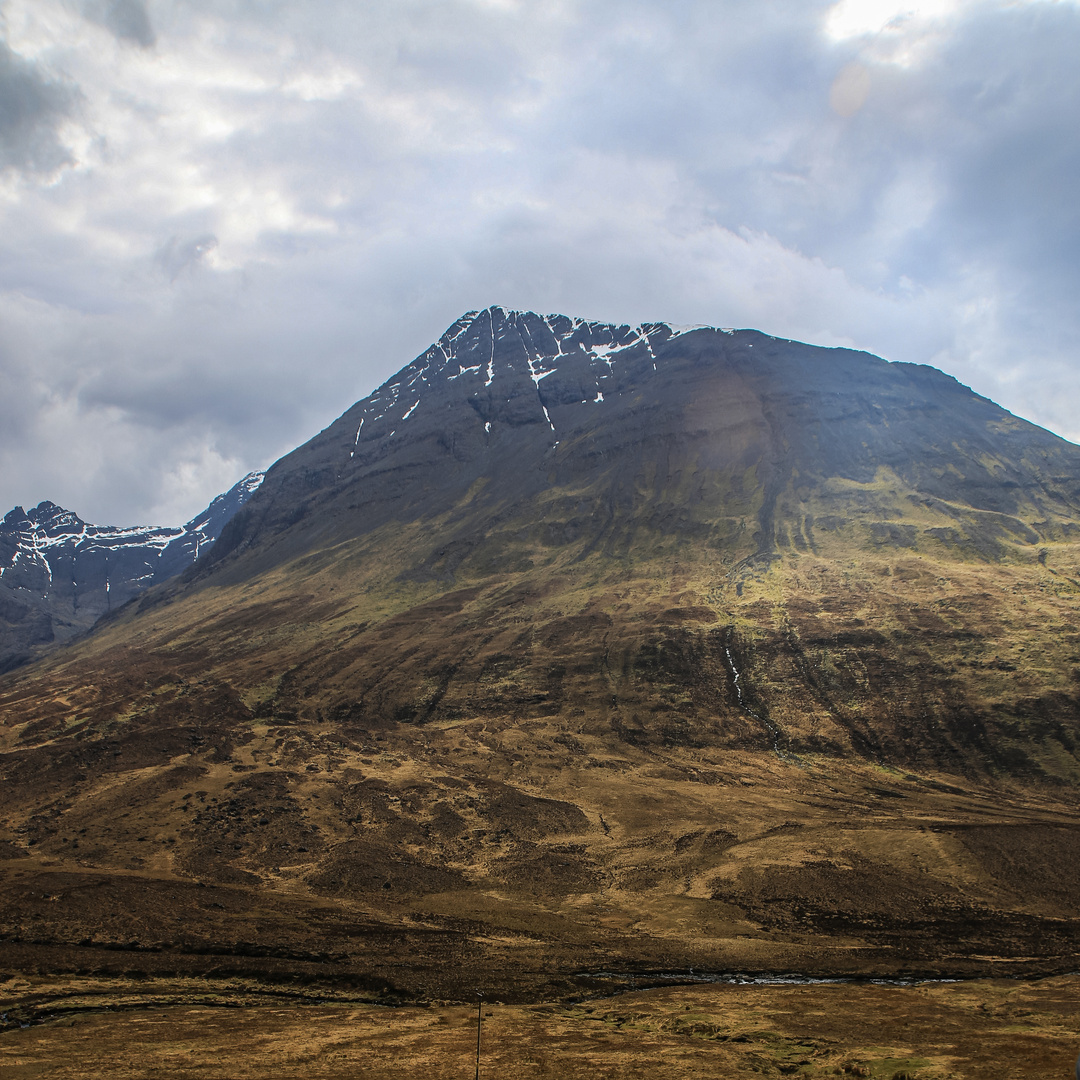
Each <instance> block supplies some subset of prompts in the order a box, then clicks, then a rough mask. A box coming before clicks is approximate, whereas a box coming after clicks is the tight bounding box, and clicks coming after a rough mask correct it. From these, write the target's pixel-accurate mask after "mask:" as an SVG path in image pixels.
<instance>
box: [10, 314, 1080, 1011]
mask: <svg viewBox="0 0 1080 1080" xmlns="http://www.w3.org/2000/svg"><path fill="white" fill-rule="evenodd" d="M5 580H6V579H5ZM1078 597H1080V448H1078V447H1076V446H1074V445H1072V444H1070V443H1067V442H1065V441H1064V440H1062V439H1059V438H1057V437H1056V436H1054V435H1052V434H1050V433H1049V432H1047V431H1044V430H1042V429H1040V428H1038V427H1035V426H1034V425H1032V424H1029V423H1026V422H1025V421H1023V420H1020V419H1018V418H1016V417H1014V416H1012V415H1011V414H1009V413H1008V412H1006V411H1005V410H1003V409H1001V408H999V407H998V406H997V405H995V404H994V403H993V402H991V401H988V400H987V399H985V398H982V397H979V396H978V395H976V394H974V393H972V392H971V391H970V390H969V389H967V388H966V387H964V386H962V385H960V384H959V383H957V382H956V381H955V380H954V379H952V378H950V377H948V376H947V375H944V374H942V373H941V372H939V371H936V370H934V369H932V368H929V367H924V366H917V365H909V364H894V363H887V362H886V361H884V360H881V359H879V358H876V357H873V356H869V355H867V354H865V353H859V352H855V351H852V350H847V349H824V348H816V347H813V346H810V345H804V344H800V343H797V342H792V341H786V340H782V339H777V338H773V337H769V336H767V335H765V334H761V333H758V332H755V331H748V330H725V329H715V328H709V327H675V326H671V325H668V324H665V323H650V324H645V325H642V326H639V327H634V328H631V327H627V326H612V325H607V324H603V323H596V322H588V321H584V320H581V319H573V318H568V317H565V316H561V315H560V316H540V315H536V314H533V313H528V312H513V311H506V310H504V309H501V308H489V309H487V310H484V311H479V312H470V313H469V314H467V315H465V316H463V317H462V318H461V319H459V320H458V321H457V322H456V323H455V324H454V325H453V326H451V327H450V328H449V330H447V332H446V333H445V334H444V335H443V336H442V337H441V338H440V339H439V341H438V342H436V343H435V344H434V345H432V346H431V348H429V349H428V350H427V351H425V352H424V353H423V354H422V355H421V356H419V357H418V358H417V359H416V360H414V361H413V362H412V363H411V364H409V365H407V366H406V367H405V368H403V369H402V370H401V371H400V372H398V374H397V375H395V376H394V377H393V378H392V379H390V380H389V381H388V382H387V383H385V384H384V385H383V386H381V387H379V388H378V390H376V391H375V392H374V393H373V394H372V395H370V396H369V397H367V398H365V399H364V400H362V401H359V402H357V403H356V404H355V405H353V406H352V407H351V408H349V409H348V410H347V411H346V412H345V413H344V414H343V415H342V416H341V418H340V419H338V420H337V421H335V422H334V423H333V424H331V425H330V426H329V427H328V428H327V429H326V430H324V431H323V432H321V433H320V434H318V435H317V436H315V437H314V438H313V439H312V440H311V441H310V442H308V443H306V444H305V445H304V446H301V447H300V448H298V449H297V450H296V451H294V452H293V453H291V454H289V455H288V456H286V457H285V458H283V459H282V460H281V461H279V462H277V463H276V464H275V465H274V466H273V467H272V468H271V469H270V470H269V471H268V473H267V475H266V479H265V481H264V482H263V483H262V485H261V486H260V487H259V488H258V490H257V491H255V492H254V493H253V494H252V495H251V497H250V499H248V500H247V502H246V504H245V505H244V506H243V507H242V509H240V510H239V511H238V512H237V513H236V514H235V516H233V517H232V519H231V520H230V521H229V523H228V524H227V525H226V526H225V527H224V528H223V529H222V531H221V535H220V537H219V539H218V541H217V543H216V544H215V545H214V546H213V548H212V549H211V550H210V551H209V552H207V553H205V554H204V555H203V556H202V557H201V558H199V560H198V561H197V562H196V563H194V564H193V565H192V566H191V568H190V569H189V570H187V571H186V572H185V573H183V574H182V575H180V576H179V577H174V578H172V579H170V580H169V581H165V582H162V583H160V584H155V585H154V586H153V587H151V588H150V589H148V590H147V591H145V593H143V594H142V595H141V596H139V597H138V598H137V599H135V600H133V601H132V602H131V603H129V604H128V605H126V606H125V607H123V608H122V609H121V610H119V611H118V612H115V613H113V615H112V616H111V617H110V618H109V619H108V620H107V621H105V622H103V623H102V624H100V625H99V626H98V628H97V629H96V630H95V632H94V633H93V634H91V635H90V636H88V637H87V638H85V639H83V640H80V641H79V642H77V643H76V644H74V645H73V646H71V647H68V648H66V649H64V650H61V651H59V652H57V653H56V654H55V655H54V656H52V657H51V658H48V659H46V660H45V661H44V662H43V663H41V664H38V665H35V666H34V667H33V668H30V669H24V670H22V671H15V672H12V673H10V674H8V675H7V676H6V677H5V678H4V679H3V681H2V682H0V714H2V717H3V728H2V739H3V741H2V743H0V748H2V758H0V768H2V770H3V776H2V781H3V782H2V784H0V799H2V801H3V811H4V812H3V815H2V820H3V823H4V824H3V828H4V830H5V831H4V833H3V835H2V836H0V842H2V854H3V856H4V862H2V863H0V867H3V873H4V876H3V881H2V883H0V889H2V890H3V898H4V899H3V905H2V911H3V916H2V918H3V920H4V921H3V924H2V925H0V934H2V950H3V956H4V963H5V964H6V965H7V966H8V967H9V968H10V969H13V970H24V969H27V968H30V967H34V966H35V965H36V966H37V967H36V970H41V969H48V970H85V971H93V972H100V973H106V974H107V973H109V972H114V971H117V970H125V971H131V970H135V969H137V970H138V971H140V972H143V973H145V974H154V973H157V974H159V975H160V974H161V973H163V972H168V973H172V974H173V975H176V974H177V973H181V974H183V973H187V974H188V975H194V974H199V975H207V974H208V973H211V972H217V973H219V974H220V973H224V974H226V975H229V973H231V974H232V975H233V976H238V974H243V975H245V977H250V978H253V979H258V980H263V981H264V982H276V983H281V982H287V981H289V980H295V979H303V980H306V981H308V982H313V983H319V984H326V985H330V984H333V986H336V987H338V988H341V987H352V988H353V990H354V991H355V993H356V994H360V995H365V994H366V995H369V996H370V997H372V998H382V999H383V1000H390V999H394V1000H405V999H418V998H419V999H433V998H439V999H455V1000H472V994H473V992H474V990H475V989H476V988H477V987H485V988H487V990H488V991H489V992H490V993H492V994H496V995H499V996H501V997H502V998H504V999H507V1000H509V999H511V998H516V999H518V1000H526V999H537V998H544V997H551V996H559V995H571V994H580V993H583V992H587V991H589V990H590V989H603V988H611V987H612V986H615V985H623V984H624V983H625V982H626V981H627V980H631V979H639V980H640V979H649V978H657V977H658V975H657V973H658V972H669V973H671V972H679V971H682V972H686V971H687V970H689V969H690V968H694V969H695V970H698V971H700V970H702V969H706V970H709V971H714V972H716V971H719V972H732V971H758V972H767V971H771V972H778V971H782V972H799V973H803V974H817V975H821V974H833V975H875V976H897V977H900V976H903V977H908V976H911V975H914V974H927V973H937V974H941V975H971V974H987V973H990V972H999V973H1009V974H1023V973H1029V974H1032V973H1049V972H1055V971H1067V970H1072V969H1074V968H1075V966H1076V959H1075V958H1076V951H1077V944H1078V940H1080V912H1078V910H1077V902H1076V897H1077V895H1080V831H1078V827H1077V816H1076V811H1077V784H1078V782H1080V762H1078V758H1077V739H1078V738H1080V697H1078V694H1080V620H1078V619H1077V615H1076V606H1077V598H1078Z"/></svg>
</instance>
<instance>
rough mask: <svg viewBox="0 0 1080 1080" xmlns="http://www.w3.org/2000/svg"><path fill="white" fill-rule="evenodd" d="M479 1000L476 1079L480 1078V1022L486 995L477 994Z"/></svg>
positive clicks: (477, 1009) (477, 1008)
mask: <svg viewBox="0 0 1080 1080" xmlns="http://www.w3.org/2000/svg"><path fill="white" fill-rule="evenodd" d="M476 996H477V997H478V998H479V1001H477V1003H476V1080H480V1024H481V1021H482V1016H481V1013H482V1011H483V1008H484V995H483V994H479V993H478V994H477V995H476Z"/></svg>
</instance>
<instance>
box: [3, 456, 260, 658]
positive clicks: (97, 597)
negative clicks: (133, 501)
mask: <svg viewBox="0 0 1080 1080" xmlns="http://www.w3.org/2000/svg"><path fill="white" fill-rule="evenodd" d="M261 482H262V473H249V474H248V475H247V476H245V477H244V478H243V480H241V481H240V482H239V483H238V484H236V485H235V486H234V487H232V488H231V489H230V490H229V491H227V492H226V493H225V494H223V495H219V496H217V498H216V499H214V501H213V502H212V503H211V504H210V505H209V506H208V507H207V508H206V509H205V510H204V511H203V512H202V513H201V514H199V515H198V516H196V517H194V518H192V519H191V521H189V522H188V523H187V524H186V525H183V526H176V527H171V528H170V527H165V528H155V527H153V526H144V525H136V526H133V527H131V528H117V527H115V526H111V525H89V524H87V523H86V522H85V521H83V520H81V519H80V518H79V517H78V516H77V515H76V514H74V513H72V512H71V511H70V510H65V509H64V508H63V507H60V506H57V505H56V504H55V503H51V502H41V503H39V504H38V505H37V506H35V507H34V508H33V509H32V510H30V511H29V513H27V512H26V511H24V510H23V508H22V507H21V506H16V507H15V508H14V509H13V510H11V511H9V512H8V513H7V514H6V515H5V517H4V519H3V522H2V523H0V671H8V670H10V669H12V668H14V667H18V666H19V665H20V664H22V663H25V662H27V661H28V660H30V659H33V658H35V657H36V656H38V655H40V653H41V650H42V649H43V648H45V647H47V646H49V645H50V644H52V643H54V642H57V643H62V642H64V641H67V640H69V639H70V638H72V637H73V636H75V635H76V634H78V633H80V632H81V631H83V630H86V629H87V628H89V627H90V626H92V625H93V623H94V622H96V621H97V620H98V619H99V618H100V617H101V616H102V615H103V614H105V613H106V612H108V611H111V610H114V609H116V608H118V607H120V606H121V605H123V604H125V603H126V602H127V601H128V600H130V599H131V598H132V597H134V596H137V595H138V594H139V593H141V592H142V591H143V590H145V589H147V588H149V587H150V586H151V585H154V584H157V583H158V582H160V581H165V580H167V579H168V578H170V577H172V576H174V575H175V574H179V573H180V572H181V571H182V570H186V569H187V568H188V567H189V566H190V565H191V564H192V563H194V562H195V560H196V559H197V558H198V557H199V554H200V552H201V551H205V550H206V549H208V548H209V547H210V545H212V544H213V543H214V541H215V540H216V539H217V538H218V535H219V534H220V533H221V530H222V528H224V526H225V525H226V523H227V522H228V521H229V519H230V518H231V517H232V516H233V515H234V514H235V513H236V511H237V510H239V509H240V507H241V506H243V505H244V503H245V502H246V501H247V500H248V499H249V498H250V497H251V495H252V494H253V493H254V491H255V490H256V489H257V488H258V486H259V484H260V483H261Z"/></svg>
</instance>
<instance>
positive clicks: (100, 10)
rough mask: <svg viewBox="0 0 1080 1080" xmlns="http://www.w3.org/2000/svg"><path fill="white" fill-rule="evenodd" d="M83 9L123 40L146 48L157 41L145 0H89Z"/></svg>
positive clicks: (89, 17) (87, 15)
mask: <svg viewBox="0 0 1080 1080" xmlns="http://www.w3.org/2000/svg"><path fill="white" fill-rule="evenodd" d="M83 11H84V13H85V15H86V17H87V18H88V19H90V20H91V21H92V22H96V23H99V24H100V25H101V26H104V27H105V28H106V29H107V30H111V31H112V33H114V34H115V35H116V37H117V38H119V39H120V40H121V41H128V42H131V43H132V44H134V45H141V46H142V47H143V48H144V49H148V48H150V47H151V46H152V45H153V44H154V43H155V42H156V41H157V36H156V35H155V34H154V28H153V26H152V25H151V24H150V16H149V15H148V14H147V12H146V5H145V4H144V3H143V0H88V3H87V4H86V5H85V7H84V8H83Z"/></svg>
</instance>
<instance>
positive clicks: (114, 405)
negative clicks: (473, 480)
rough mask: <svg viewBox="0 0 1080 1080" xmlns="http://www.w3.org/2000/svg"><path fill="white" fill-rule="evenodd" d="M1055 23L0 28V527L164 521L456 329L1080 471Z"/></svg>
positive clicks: (33, 21) (781, 18)
mask: <svg viewBox="0 0 1080 1080" xmlns="http://www.w3.org/2000/svg"><path fill="white" fill-rule="evenodd" d="M1078 297H1080V5H1078V3H1076V2H1072V0H1056V2H1055V0H1008V2H1006V0H911V2H908V3H904V2H902V0H840V2H839V3H829V2H815V0H303V2H296V0H292V2H289V0H0V514H2V513H3V512H4V510H6V509H7V508H9V507H11V506H12V505H14V504H16V503H19V504H22V505H24V506H27V507H29V506H31V505H34V504H36V503H37V502H39V501H40V500H41V499H46V498H48V499H52V500H53V501H55V502H58V503H61V504H62V505H64V506H66V507H68V508H69V509H73V510H75V511H76V512H77V513H79V514H80V515H81V516H82V517H83V518H85V519H86V520H88V521H92V522H95V523H101V524H134V523H160V524H174V523H179V522H182V521H184V520H186V519H187V518H188V517H190V516H191V515H193V514H194V513H196V512H197V511H198V510H199V509H201V508H202V507H203V506H204V505H205V504H206V503H207V502H208V501H209V500H210V498H211V497H212V496H214V495H215V494H217V493H218V492H220V491H223V490H225V489H226V488H228V487H229V486H231V485H232V484H233V483H234V482H235V481H236V480H237V479H238V478H239V477H240V476H241V475H243V474H244V473H245V472H246V471H248V470H249V469H253V468H262V467H265V466H267V465H268V464H269V463H271V462H272V461H273V460H275V459H276V458H277V457H279V456H280V455H281V454H283V453H285V452H287V451H288V450H290V449H292V448H293V447H294V446H296V445H297V444H299V443H300V442H302V441H304V440H305V439H307V438H308V437H310V436H311V435H313V434H314V433H315V432H316V431H318V430H319V429H320V428H322V427H324V426H325V425H326V424H328V423H329V422H330V421H331V420H333V419H334V418H335V417H336V416H337V415H339V414H340V413H341V412H343V411H344V410H345V409H346V408H347V407H348V406H349V405H350V404H351V403H352V402H353V401H355V400H357V399H358V398H361V397H363V396H365V395H366V394H367V393H369V392H370V391H371V390H372V389H373V388H374V387H375V386H376V385H377V384H378V383H380V382H381V381H382V380H383V379H384V378H385V377H386V376H387V375H389V374H391V373H392V372H394V371H396V370H397V369H398V368H400V367H401V366H403V365H404V364H405V363H407V362H408V361H409V360H411V359H412V358H413V356H415V355H416V354H417V353H419V352H420V351H422V350H423V349H424V347H425V346H426V345H428V344H429V343H430V342H431V341H433V340H434V339H435V338H437V337H438V335H439V334H440V333H441V332H442V331H443V330H444V329H445V327H446V326H447V325H449V324H450V323H451V322H452V321H453V320H454V319H455V318H456V317H457V316H458V315H460V314H461V313H462V312H463V311H466V310H468V309H470V308H478V307H486V306H487V305H489V304H502V305H504V306H507V307H517V308H530V309H534V310H538V311H541V312H555V311H558V312H563V313H566V314H571V315H581V316H585V317H588V318H595V319H603V320H610V321H615V322H629V323H637V322H640V321H642V320H654V319H655V320H660V319H662V320H667V321H672V322H679V323H709V324H713V325H722V326H739V327H756V328H759V329H761V330H764V331H766V332H768V333H772V334H777V335H780V336H783V337H793V338H798V339H802V340H805V341H811V342H815V343H819V344H825V345H837V344H842V345H851V346H856V347H858V348H864V349H868V350H870V351H872V352H875V353H877V354H879V355H882V356H885V357H887V358H888V359H890V360H906V361H914V362H918V363H929V364H934V365H935V366H937V367H940V368H942V369H944V370H945V371H947V372H949V373H950V374H952V375H955V376H956V377H957V378H958V379H960V380H961V381H962V382H965V383H967V384H968V385H970V386H972V387H973V388H974V389H976V390H977V391H978V392H980V393H982V394H985V395H987V396H989V397H991V398H993V399H994V400H996V401H998V402H999V403H1001V404H1002V405H1004V406H1005V407H1006V408H1008V409H1011V410H1012V411H1013V412H1015V413H1018V414H1019V415H1021V416H1024V417H1026V418H1028V419H1031V420H1034V421H1036V422H1037V423H1040V424H1043V425H1045V426H1047V427H1049V428H1051V429H1052V430H1054V431H1056V432H1057V433H1059V434H1061V435H1064V436H1066V437H1068V438H1071V439H1073V440H1077V439H1080V347H1078V342H1080V303H1078V301H1077V298H1078Z"/></svg>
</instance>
